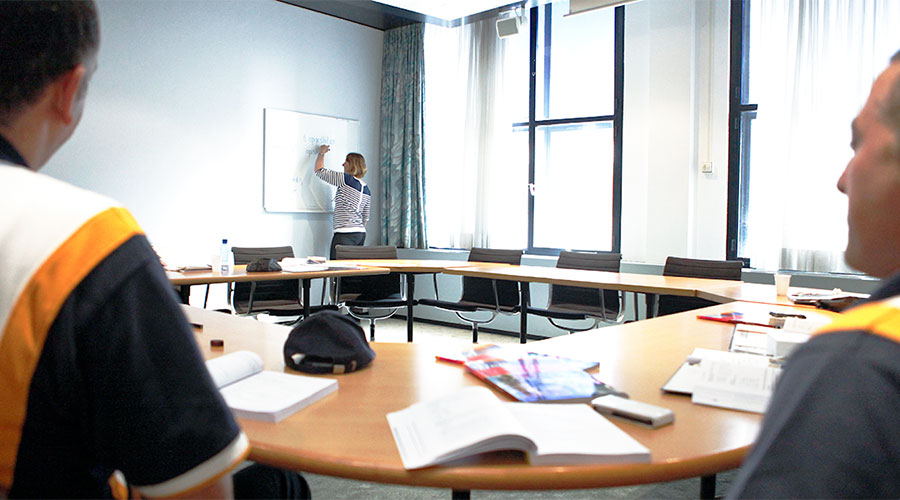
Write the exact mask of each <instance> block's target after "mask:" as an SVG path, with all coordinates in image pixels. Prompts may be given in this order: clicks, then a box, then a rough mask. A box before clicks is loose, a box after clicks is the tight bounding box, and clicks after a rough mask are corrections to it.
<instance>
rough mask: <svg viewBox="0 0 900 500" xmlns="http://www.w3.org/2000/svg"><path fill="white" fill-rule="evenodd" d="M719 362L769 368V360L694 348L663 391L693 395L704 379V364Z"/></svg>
mask: <svg viewBox="0 0 900 500" xmlns="http://www.w3.org/2000/svg"><path fill="white" fill-rule="evenodd" d="M706 361H718V362H723V363H727V364H737V365H755V366H768V364H769V358H767V357H765V356H757V355H755V354H746V353H738V352H728V351H717V350H714V349H704V348H702V347H697V348H694V351H693V352H691V354H690V356H688V361H685V362H684V363H683V364H682V365H681V366H680V367H679V368H678V370H676V371H675V373H674V374H673V375H672V378H670V379H669V380H668V381H667V382H666V383H665V385H663V386H662V390H664V391H666V392H674V393H679V394H692V393H693V392H694V388H695V387H696V386H697V384H699V383H700V381H701V379H702V370H703V363H705V362H706Z"/></svg>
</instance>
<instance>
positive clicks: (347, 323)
mask: <svg viewBox="0 0 900 500" xmlns="http://www.w3.org/2000/svg"><path fill="white" fill-rule="evenodd" d="M373 359H375V351H373V350H372V348H371V347H369V342H368V341H367V340H366V334H365V332H363V329H362V328H360V326H359V324H358V323H357V322H356V321H355V320H353V319H351V318H349V317H347V316H345V315H343V314H341V313H339V312H337V311H320V312H317V313H315V314H312V315H310V316H309V317H307V318H305V319H303V321H301V322H300V323H298V324H297V326H295V327H294V329H293V330H291V333H290V335H288V338H287V340H286V341H285V342H284V364H285V365H287V366H288V367H290V368H293V369H294V370H299V371H301V372H306V373H335V374H340V373H348V372H352V371H356V370H360V369H362V368H365V367H366V366H368V365H369V363H371V362H372V360H373Z"/></svg>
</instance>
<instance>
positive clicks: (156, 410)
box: [41, 236, 249, 496]
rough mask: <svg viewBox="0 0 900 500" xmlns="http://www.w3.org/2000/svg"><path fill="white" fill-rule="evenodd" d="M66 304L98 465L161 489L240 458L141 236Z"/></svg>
mask: <svg viewBox="0 0 900 500" xmlns="http://www.w3.org/2000/svg"><path fill="white" fill-rule="evenodd" d="M64 308H67V311H66V314H71V315H72V323H73V324H74V326H75V327H74V336H75V338H74V344H75V348H76V350H77V352H78V360H77V361H78V365H79V366H77V367H76V368H77V370H78V371H79V372H80V377H81V378H82V380H83V387H84V391H85V394H84V396H85V405H84V407H83V412H84V416H85V420H86V422H87V423H88V425H89V429H90V432H89V433H88V435H89V436H91V437H92V441H93V443H92V446H93V447H95V448H96V450H97V455H98V460H99V461H100V462H101V463H103V464H105V465H107V466H109V467H112V468H115V469H118V470H121V471H122V472H123V473H124V474H125V476H126V478H127V479H128V481H129V482H130V483H131V484H133V485H135V486H137V487H138V489H139V490H141V491H143V492H144V493H145V494H151V495H153V496H165V495H174V494H177V493H180V492H184V491H186V490H189V489H191V488H194V487H197V486H200V485H202V484H205V483H207V482H209V481H210V480H213V479H214V478H216V477H219V476H220V475H221V474H222V473H223V472H225V471H228V470H229V469H231V468H232V467H234V466H236V465H237V464H238V463H240V461H241V460H243V458H244V457H245V456H246V455H247V453H248V450H249V446H248V444H247V441H246V438H245V437H244V436H243V434H242V432H241V430H240V428H239V427H238V425H237V423H236V422H235V420H234V418H233V417H232V415H231V412H230V410H228V408H227V407H226V405H225V403H224V401H223V400H222V398H221V396H220V395H219V392H218V390H217V389H216V387H215V386H214V385H213V383H212V380H211V377H210V376H209V373H208V371H207V370H206V365H205V363H204V360H203V358H202V356H201V355H200V352H199V350H198V348H197V344H196V340H195V339H194V334H193V332H192V331H191V328H190V326H189V324H188V323H187V320H186V319H185V317H184V314H183V312H182V311H181V308H180V306H179V305H178V303H177V301H176V298H175V294H174V291H173V289H172V287H171V285H170V284H169V282H168V279H167V278H166V276H165V273H164V272H163V270H162V267H161V266H160V264H159V261H158V259H156V257H155V256H154V255H153V252H152V250H151V249H150V246H149V243H148V242H147V241H146V238H145V237H143V236H137V237H134V238H132V239H131V240H129V241H128V242H126V243H125V244H124V245H123V246H122V247H120V248H119V249H117V250H116V251H115V252H114V253H113V254H112V255H110V256H109V257H108V258H107V259H106V260H104V261H103V262H102V263H101V264H100V265H99V266H97V268H95V269H94V270H93V271H92V272H91V273H90V274H89V275H88V277H87V278H86V279H85V280H84V281H83V282H82V283H81V284H80V285H79V286H78V287H77V289H76V291H75V292H74V293H73V298H72V300H71V301H69V302H67V303H66V304H65V305H64ZM43 361H44V360H43V359H42V360H41V362H43ZM142 487H143V488H142Z"/></svg>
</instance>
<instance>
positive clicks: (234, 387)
mask: <svg viewBox="0 0 900 500" xmlns="http://www.w3.org/2000/svg"><path fill="white" fill-rule="evenodd" d="M337 385H338V384H337V380H335V379H331V378H323V377H306V376H303V375H293V374H290V373H281V372H271V371H262V372H259V373H257V374H256V375H253V376H250V377H246V378H243V379H241V380H239V381H237V382H234V383H232V384H230V385H227V386H225V387H223V388H222V389H221V390H220V392H221V393H222V398H223V399H225V403H226V404H227V405H228V407H229V408H231V410H232V411H233V412H234V414H235V416H236V417H242V418H255V419H258V420H265V421H268V422H278V421H279V420H281V419H283V418H285V417H287V416H288V415H290V414H292V413H294V412H296V411H297V410H300V409H301V408H304V407H306V406H308V405H310V404H311V403H313V402H315V401H318V400H319V399H321V398H322V397H324V396H325V395H327V394H329V393H331V392H334V391H335V390H337Z"/></svg>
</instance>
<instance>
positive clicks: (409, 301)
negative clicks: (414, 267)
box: [406, 273, 416, 342]
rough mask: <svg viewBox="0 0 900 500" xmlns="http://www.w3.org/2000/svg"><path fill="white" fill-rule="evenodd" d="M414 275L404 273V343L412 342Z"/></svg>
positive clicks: (414, 301)
mask: <svg viewBox="0 0 900 500" xmlns="http://www.w3.org/2000/svg"><path fill="white" fill-rule="evenodd" d="M415 297H416V275H415V274H413V273H406V341H407V342H412V341H413V306H415V305H416V298H415Z"/></svg>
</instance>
